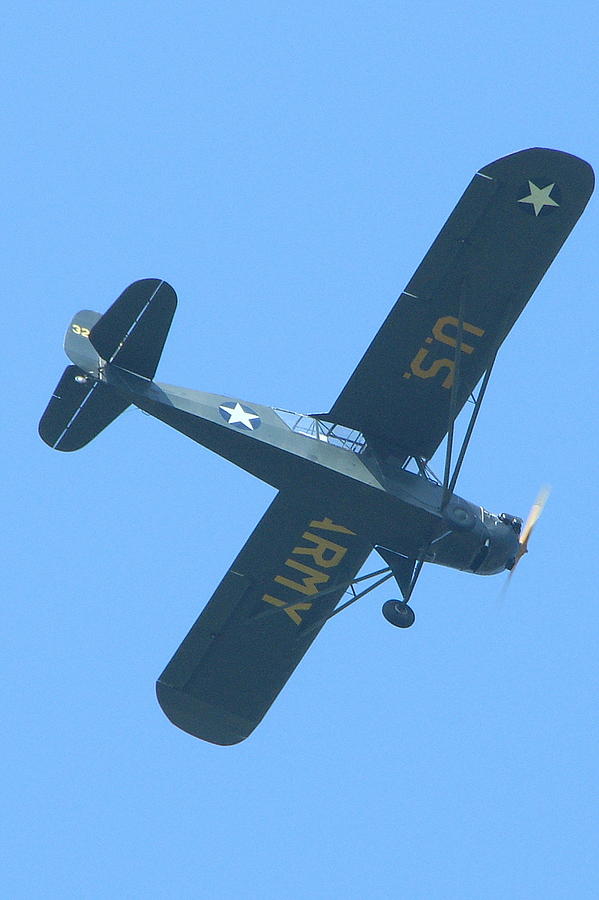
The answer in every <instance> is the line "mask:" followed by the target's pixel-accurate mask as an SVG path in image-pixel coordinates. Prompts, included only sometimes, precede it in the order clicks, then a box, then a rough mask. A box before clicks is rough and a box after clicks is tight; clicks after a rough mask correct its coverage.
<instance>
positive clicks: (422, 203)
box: [0, 0, 599, 900]
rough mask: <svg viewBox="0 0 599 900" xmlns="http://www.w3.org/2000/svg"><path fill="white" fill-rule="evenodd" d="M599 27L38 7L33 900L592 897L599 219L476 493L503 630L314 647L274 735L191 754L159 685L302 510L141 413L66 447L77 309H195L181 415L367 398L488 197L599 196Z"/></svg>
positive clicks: (12, 236) (510, 20)
mask: <svg viewBox="0 0 599 900" xmlns="http://www.w3.org/2000/svg"><path fill="white" fill-rule="evenodd" d="M598 26H599V13H598V12H597V7H596V4H591V3H590V2H584V0H574V2H572V3H569V4H551V5H548V4H546V3H535V2H531V3H528V4H520V3H518V4H516V3H514V2H512V0H507V2H505V3H502V4H500V5H499V4H495V3H490V2H488V0H482V2H477V3H461V4H458V5H457V7H455V6H453V7H452V6H450V5H448V4H445V3H437V2H428V3H427V2H418V3H416V2H413V0H407V2H405V3H403V4H395V3H382V2H381V3H377V2H373V3H368V4H366V3H357V2H347V3H339V2H326V0H325V2H320V3H318V4H316V3H309V2H308V3H303V4H293V3H291V4H290V3H265V2H255V3H252V4H249V3H247V4H246V3H239V2H231V3H224V4H203V3H190V2H173V3H169V4H162V3H152V2H149V3H148V2H144V3H134V2H127V0H125V2H121V3H110V2H105V3H97V2H89V3H82V2H79V3H48V4H41V5H40V4H32V3H27V2H25V3H19V4H13V3H9V4H8V7H7V8H6V9H5V21H4V23H3V38H2V44H3V47H2V54H1V62H0V66H1V67H2V82H3V84H4V100H3V104H2V117H3V140H2V151H1V152H2V157H3V168H4V175H5V178H4V196H5V200H4V209H5V218H4V255H5V260H4V296H5V300H4V304H3V309H4V316H5V328H4V335H5V353H4V360H3V371H4V379H5V385H6V388H7V390H6V395H7V399H6V403H5V406H4V422H5V426H4V427H5V439H4V442H3V451H2V453H3V462H4V465H3V469H4V472H5V487H4V497H5V509H6V513H5V527H6V533H5V538H4V541H3V544H4V546H5V548H6V557H5V562H4V566H3V571H4V582H5V587H4V597H5V605H4V623H5V634H6V639H5V650H4V652H3V654H2V704H3V709H4V718H5V735H6V737H5V743H6V748H5V755H4V760H5V761H4V766H3V773H4V778H3V794H4V800H3V829H4V830H5V832H6V833H5V836H4V838H3V845H4V847H5V850H4V853H3V857H4V862H3V867H4V868H5V872H4V873H3V874H2V878H1V881H2V883H3V884H4V885H6V886H7V887H5V890H6V893H7V896H11V897H19V898H20V897H23V898H31V897H86V898H87V897H89V898H104V897H128V898H129V897H144V898H146V897H156V898H171V897H173V898H174V897H177V898H180V897H201V898H203V897H207V898H215V900H229V898H239V897H250V898H261V900H262V898H267V900H270V898H273V900H274V898H277V900H296V898H305V897H309V898H319V900H320V898H323V900H324V898H327V900H328V898H337V897H339V898H347V900H361V898H372V900H379V898H388V897H401V898H403V897H410V898H423V900H429V898H432V900H436V898H439V900H452V898H460V900H487V898H489V900H490V898H527V900H528V898H537V897H538V898H544V900H547V898H572V897H576V898H586V897H589V898H590V897H594V896H596V894H595V891H596V885H597V882H598V880H599V871H598V868H599V867H598V863H597V860H598V859H599V853H598V848H597V835H598V833H599V827H598V822H597V793H598V792H597V788H598V778H597V745H598V739H599V729H598V725H597V696H598V673H597V642H598V637H599V612H598V604H597V586H596V585H597V551H596V543H595V528H594V517H595V512H594V511H595V508H596V504H597V501H598V499H599V498H598V496H597V493H598V492H597V487H596V481H597V479H596V476H595V460H596V450H597V437H598V426H597V389H596V350H595V336H596V332H597V322H596V309H597V302H596V298H597V289H596V271H597V253H596V235H597V233H598V226H599V221H598V212H597V204H596V202H593V201H591V204H590V205H589V207H588V209H587V211H586V213H585V214H584V215H583V218H582V219H581V221H580V223H579V225H578V226H577V227H576V229H575V231H574V233H573V234H572V236H571V238H570V239H569V241H568V243H567V244H566V246H565V247H564V249H563V250H562V252H561V253H560V255H559V257H558V259H557V261H556V262H555V264H554V266H553V267H552V268H551V270H550V271H549V273H548V274H547V276H546V277H545V279H544V280H543V282H542V283H541V285H540V287H539V288H538V290H537V292H536V294H535V296H534V298H533V300H532V301H531V303H530V304H529V306H528V307H527V309H526V310H525V312H524V314H523V315H522V317H521V319H520V320H519V322H518V323H517V325H516V327H515V328H514V331H513V332H512V334H511V335H510V337H509V339H508V340H507V341H506V343H505V345H504V347H503V349H502V351H501V353H500V357H499V360H498V363H497V367H496V372H495V373H494V377H493V380H492V383H491V385H490V388H489V391H488V395H487V400H486V403H485V407H484V409H483V412H482V413H481V417H480V420H479V424H478V425H477V431H476V433H475V437H474V440H473V444H472V447H471V451H470V453H469V457H468V459H467V461H466V465H465V467H464V471H463V475H462V477H461V479H460V484H459V489H460V492H461V493H462V494H463V495H464V496H466V497H468V498H469V499H471V500H473V501H475V502H480V503H482V504H484V505H486V506H487V507H488V508H490V509H493V510H495V511H500V510H507V511H510V512H514V513H520V514H526V511H527V509H528V508H529V506H530V504H531V503H532V501H533V499H534V497H535V495H536V492H537V490H538V487H539V485H540V484H542V483H549V484H551V485H553V493H552V496H551V498H550V501H549V504H548V507H547V510H546V513H545V515H544V517H543V520H542V522H541V524H540V525H539V527H538V529H537V532H536V533H535V536H534V540H533V543H532V552H531V553H530V554H529V556H528V557H527V558H526V560H524V561H523V563H522V565H521V566H520V568H519V571H518V574H517V577H516V578H514V579H513V584H512V587H511V589H510V593H509V594H508V597H507V599H504V600H500V599H499V594H500V591H501V579H498V578H491V579H483V578H476V577H473V576H467V575H464V574H460V573H457V572H452V571H446V570H443V569H435V567H428V568H427V569H425V571H424V573H423V576H422V578H421V581H420V583H419V585H418V590H417V593H416V595H415V598H414V603H413V605H414V607H415V610H416V614H417V623H416V626H415V627H414V628H413V629H411V630H410V631H407V632H405V633H404V632H401V631H399V630H397V629H393V628H391V627H390V626H389V625H387V623H386V622H385V621H384V620H383V618H382V616H381V615H380V605H381V603H382V602H383V601H384V600H385V599H387V598H388V596H389V593H388V592H386V591H385V589H382V590H381V591H380V592H379V593H378V594H377V595H371V596H369V597H368V598H365V600H364V601H363V602H362V603H361V604H358V605H357V606H354V607H352V608H351V610H349V611H348V612H347V613H346V614H344V615H341V616H339V617H337V618H336V619H335V621H334V622H332V623H331V624H330V625H329V626H328V627H327V628H326V629H325V630H324V631H323V633H322V634H321V635H320V637H319V639H318V641H317V642H316V643H315V644H314V646H313V648H312V649H311V650H310V652H309V654H308V656H307V657H306V659H305V660H304V662H303V663H302V665H301V666H300V668H299V669H298V670H297V672H296V673H295V675H294V676H293V678H292V679H291V681H290V682H289V684H288V685H287V687H286V688H285V691H284V692H283V694H282V695H281V696H280V698H279V699H278V701H277V702H276V704H275V705H274V707H273V708H272V710H271V711H270V713H269V714H268V716H267V718H266V719H265V720H264V722H263V724H262V725H261V726H260V728H259V729H258V730H257V731H256V732H255V734H254V735H253V736H252V737H251V738H250V739H249V740H248V741H247V742H245V743H243V744H241V745H239V746H236V747H233V748H228V749H227V748H218V747H214V746H211V745H208V744H205V743H203V742H200V741H196V740H194V739H192V738H190V737H189V736H187V735H185V734H183V733H182V732H180V731H179V730H177V729H175V728H173V727H172V726H171V725H170V724H169V723H168V721H167V720H166V718H165V717H164V716H163V715H162V713H161V711H160V709H159V707H158V705H157V703H156V700H155V697H154V680H155V678H156V676H157V675H158V674H159V673H160V672H161V671H162V668H163V667H164V665H165V663H166V662H167V661H168V659H169V658H170V656H171V654H172V652H173V651H174V649H175V648H176V647H177V645H178V643H179V641H180V640H181V639H182V637H183V636H184V634H185V633H186V631H187V629H188V627H189V626H190V624H191V623H192V622H193V621H194V619H195V618H196V616H197V615H198V613H199V612H200V610H201V608H202V607H203V605H204V603H205V602H206V601H207V599H208V598H209V597H210V595H211V593H212V591H213V590H214V588H215V587H216V585H217V584H218V582H219V580H220V578H221V577H222V575H223V573H224V572H225V570H226V568H227V567H228V565H229V563H230V562H231V560H232V559H233V557H234V556H235V554H236V553H237V551H238V549H239V548H240V547H241V545H242V544H243V542H244V541H245V539H246V537H247V536H248V535H249V533H250V531H251V530H252V528H253V526H254V524H255V522H256V521H257V519H258V518H259V516H260V515H261V514H262V512H263V511H264V509H265V508H266V506H267V504H268V503H269V502H270V499H271V497H272V491H271V489H270V488H268V487H267V486H265V485H262V484H260V483H259V482H255V481H253V480H252V479H251V478H250V476H248V475H246V474H245V473H244V472H242V471H240V470H236V469H235V468H234V467H232V466H230V465H229V464H227V463H225V462H224V461H223V460H221V459H219V458H217V457H213V456H211V455H210V454H209V453H208V451H205V450H203V449H202V448H199V447H198V446H196V445H195V444H193V443H192V442H190V441H186V440H185V439H184V438H183V437H182V436H180V435H178V434H176V433H175V432H171V431H170V430H169V429H168V428H166V427H165V426H163V425H162V424H161V423H158V422H156V421H154V420H152V419H150V418H148V417H146V416H144V415H142V414H141V413H140V412H138V411H128V412H127V413H125V414H124V415H123V416H122V417H121V418H120V419H119V420H118V421H117V422H116V423H114V425H112V426H111V428H110V429H108V430H107V431H106V432H105V433H103V434H102V435H101V436H100V437H99V438H98V439H97V440H96V441H95V442H94V443H92V444H91V445H90V446H89V447H88V448H86V449H84V450H82V451H80V452H79V453H75V454H60V453H56V452H53V451H51V450H50V449H49V448H48V447H46V446H45V445H44V444H43V443H42V442H41V441H40V439H39V438H38V436H37V422H38V420H39V417H40V415H41V413H42V411H43V409H44V407H45V405H46V403H47V401H48V399H49V397H50V394H51V392H52V389H53V388H54V386H55V384H56V383H57V381H58V379H59V377H60V373H61V372H62V370H63V367H64V365H65V364H66V360H65V358H64V356H63V353H62V339H63V334H64V330H65V328H66V326H67V324H68V323H69V321H70V318H71V316H72V314H73V313H74V312H75V311H76V310H78V309H80V308H92V309H98V310H99V311H103V310H104V309H105V308H106V307H107V306H108V305H109V304H110V303H111V302H112V301H113V299H114V298H115V297H116V296H117V295H118V294H119V293H120V291H121V290H122V289H123V288H124V287H125V286H126V285H127V284H129V283H130V282H132V281H134V280H136V279H137V278H140V277H145V276H160V277H162V278H165V279H167V280H168V281H169V282H170V283H171V284H172V285H173V286H174V287H175V289H176V290H177V293H178V295H179V308H178V310H177V314H176V317H175V320H174V324H173V327H172V330H171V334H170V337H169V341H168V343H167V346H166V348H165V352H164V355H163V359H162V362H161V365H160V368H159V370H158V378H159V380H162V381H166V382H168V383H172V384H181V385H185V386H188V387H193V388H197V389H200V390H207V391H213V392H218V393H223V394H227V395H230V396H233V397H235V396H240V397H242V398H245V399H247V400H250V401H254V402H257V403H265V404H272V405H278V406H282V407H286V408H289V409H298V410H300V411H313V410H321V409H324V408H325V407H326V406H327V405H328V404H330V403H331V402H332V401H333V400H334V398H335V397H336V396H337V393H338V392H339V390H340V388H341V387H342V386H343V384H344V383H345V381H346V379H347V377H348V375H349V373H350V372H351V370H352V369H353V367H354V366H355V364H356V363H357V361H358V360H359V358H360V356H361V354H362V352H363V350H364V349H365V347H366V345H367V344H368V342H369V341H370V339H371V338H372V336H373V335H374V333H375V331H376V329H377V328H378V326H379V325H380V323H381V321H382V320H383V318H384V317H385V315H386V314H387V312H388V310H389V308H390V307H391V305H392V303H393V302H394V300H395V299H396V297H397V295H398V294H399V292H400V291H401V289H402V288H403V287H404V286H405V284H406V283H407V281H408V280H409V278H410V276H411V274H412V272H413V271H414V269H415V268H416V266H417V265H418V263H419V262H420V259H421V258H422V256H423V254H424V253H425V252H426V250H427V249H428V247H429V245H430V243H431V241H432V240H433V238H434V237H435V235H436V233H437V231H438V230H439V228H440V227H441V225H442V223H443V222H444V220H445V218H446V216H447V215H448V214H449V212H450V211H451V209H452V208H453V206H454V204H455V202H456V201H457V199H458V198H459V196H460V194H461V192H462V190H463V189H464V187H465V186H466V184H467V183H468V181H469V180H470V178H471V176H472V174H473V173H474V172H475V171H476V170H477V169H478V168H480V167H482V166H483V165H485V164H486V163H488V162H490V161H491V160H493V159H496V158H497V157H500V156H503V155H505V154H507V153H510V152H512V151H515V150H518V149H522V148H524V147H529V146H546V147H554V148H558V149H562V150H566V151H569V152H571V153H575V154H577V155H579V156H582V157H583V158H585V159H587V160H588V161H589V162H591V164H594V165H595V166H596V167H597V163H598V161H599V125H598V124H597V121H598V120H597V114H596V111H597V108H598V101H599V97H598V91H599V88H598V85H599V79H598V78H597V41H596V36H597V29H598Z"/></svg>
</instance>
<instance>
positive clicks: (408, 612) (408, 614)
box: [382, 600, 416, 628]
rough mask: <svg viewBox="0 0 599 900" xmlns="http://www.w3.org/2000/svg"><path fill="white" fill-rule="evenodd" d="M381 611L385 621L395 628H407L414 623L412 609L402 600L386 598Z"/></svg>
mask: <svg viewBox="0 0 599 900" xmlns="http://www.w3.org/2000/svg"><path fill="white" fill-rule="evenodd" d="M382 613H383V615H384V617H385V618H386V620H387V622H390V623H391V625H395V627H396V628H409V627H410V626H411V625H413V624H414V619H415V618H416V616H415V615H414V610H413V609H412V607H411V606H408V604H407V603H404V602H403V600H387V602H386V603H383V609H382Z"/></svg>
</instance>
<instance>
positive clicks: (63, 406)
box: [39, 366, 129, 450]
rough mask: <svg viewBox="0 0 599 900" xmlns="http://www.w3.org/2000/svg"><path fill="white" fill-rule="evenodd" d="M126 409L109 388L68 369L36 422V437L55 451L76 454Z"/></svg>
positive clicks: (75, 369)
mask: <svg viewBox="0 0 599 900" xmlns="http://www.w3.org/2000/svg"><path fill="white" fill-rule="evenodd" d="M128 406H129V401H128V400H125V399H123V398H122V397H121V396H120V395H119V394H117V393H116V391H115V390H114V389H113V388H111V387H108V385H106V384H102V382H100V381H96V380H95V379H94V378H92V377H91V376H89V375H85V374H84V373H83V372H82V371H81V369H79V368H78V367H77V366H68V367H67V368H66V369H65V371H64V373H63V375H62V378H61V379H60V381H59V382H58V385H57V386H56V388H55V390H54V393H53V394H52V397H51V399H50V402H49V403H48V406H47V407H46V410H45V412H44V414H43V416H42V418H41V419H40V424H39V433H40V437H41V438H42V440H43V441H45V442H46V444H49V445H50V447H54V449H55V450H79V449H80V448H81V447H84V446H85V445H86V444H88V443H89V442H90V441H91V440H92V438H95V436H96V435H97V434H99V433H100V432H101V431H102V430H103V429H104V428H106V426H107V425H110V423H111V422H112V421H114V419H116V417H117V416H118V415H120V414H121V413H122V412H123V411H124V410H125V409H127V407H128Z"/></svg>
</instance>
